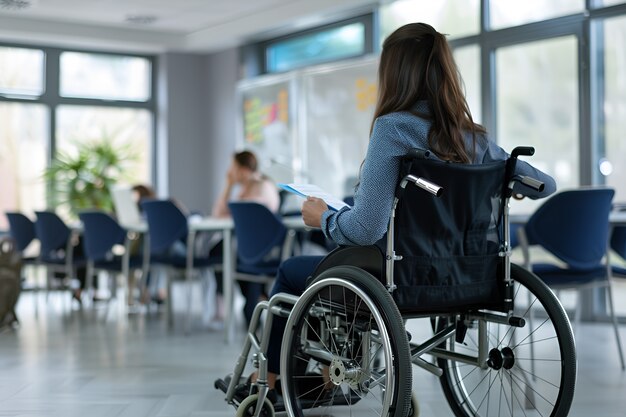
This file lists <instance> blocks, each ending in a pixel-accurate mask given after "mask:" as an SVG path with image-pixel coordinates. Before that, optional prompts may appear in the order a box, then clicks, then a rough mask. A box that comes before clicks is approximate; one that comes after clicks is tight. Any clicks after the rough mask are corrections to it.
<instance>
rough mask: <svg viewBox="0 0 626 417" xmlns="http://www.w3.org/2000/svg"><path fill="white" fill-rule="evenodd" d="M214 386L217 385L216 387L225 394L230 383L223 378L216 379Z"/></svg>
mask: <svg viewBox="0 0 626 417" xmlns="http://www.w3.org/2000/svg"><path fill="white" fill-rule="evenodd" d="M214 386H215V389H218V390H220V391H222V392H223V393H224V394H226V391H228V383H227V382H226V381H224V380H223V379H222V378H218V379H216V380H215V383H214Z"/></svg>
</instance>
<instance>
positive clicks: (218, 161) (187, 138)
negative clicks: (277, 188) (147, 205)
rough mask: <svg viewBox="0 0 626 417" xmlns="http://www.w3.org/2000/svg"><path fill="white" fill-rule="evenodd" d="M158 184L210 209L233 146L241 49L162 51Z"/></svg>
mask: <svg viewBox="0 0 626 417" xmlns="http://www.w3.org/2000/svg"><path fill="white" fill-rule="evenodd" d="M158 61H159V62H158V65H159V71H158V73H159V86H158V93H157V96H158V101H159V108H158V111H157V112H158V117H159V126H158V128H157V170H156V171H157V172H156V177H157V184H158V192H159V195H160V196H161V197H172V198H175V199H177V200H179V201H180V202H182V203H183V204H184V205H185V206H187V207H188V208H189V209H191V210H201V211H203V212H205V213H209V212H210V210H211V206H212V204H213V201H214V200H215V198H216V196H217V194H218V193H219V191H220V187H221V186H222V184H223V176H224V173H225V172H226V169H227V167H228V163H229V161H230V155H231V154H232V152H233V150H234V149H235V117H236V111H235V85H236V82H237V75H238V68H239V62H238V51H237V50H236V49H231V50H227V51H224V52H219V53H215V54H211V55H195V54H183V53H166V54H162V55H160V56H159V60H158Z"/></svg>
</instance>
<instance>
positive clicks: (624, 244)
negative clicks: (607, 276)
mask: <svg viewBox="0 0 626 417" xmlns="http://www.w3.org/2000/svg"><path fill="white" fill-rule="evenodd" d="M611 249H613V250H614V251H615V253H617V254H618V255H619V256H620V257H621V258H622V259H624V260H626V226H617V227H614V228H613V233H611ZM611 269H612V272H613V276H616V277H619V278H626V268H624V267H621V266H616V265H613V266H611Z"/></svg>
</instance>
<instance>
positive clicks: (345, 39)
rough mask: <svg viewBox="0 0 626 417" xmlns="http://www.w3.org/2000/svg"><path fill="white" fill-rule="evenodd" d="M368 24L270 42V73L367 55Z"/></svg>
mask: <svg viewBox="0 0 626 417" xmlns="http://www.w3.org/2000/svg"><path fill="white" fill-rule="evenodd" d="M366 52H367V51H366V43H365V23H364V22H354V23H349V24H345V25H341V26H337V27H332V28H326V29H321V30H316V31H314V32H311V33H305V34H302V35H297V36H293V37H289V38H287V39H284V40H279V41H274V42H271V43H270V44H269V45H268V46H267V47H266V51H265V54H266V68H267V71H268V72H281V71H288V70H291V69H295V68H300V67H304V66H307V65H312V64H317V63H322V62H328V61H334V60H338V59H343V58H350V57H355V56H359V55H363V54H365V53H366Z"/></svg>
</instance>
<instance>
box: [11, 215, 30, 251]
mask: <svg viewBox="0 0 626 417" xmlns="http://www.w3.org/2000/svg"><path fill="white" fill-rule="evenodd" d="M6 215H7V219H8V220H9V234H10V235H11V237H12V238H13V240H14V241H15V243H16V245H17V250H18V251H19V252H20V253H22V252H24V250H25V249H26V248H27V247H28V245H30V242H32V241H33V240H34V239H35V238H36V235H35V223H33V221H32V220H31V219H29V218H28V217H26V216H25V215H24V214H22V213H18V212H7V213H6Z"/></svg>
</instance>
